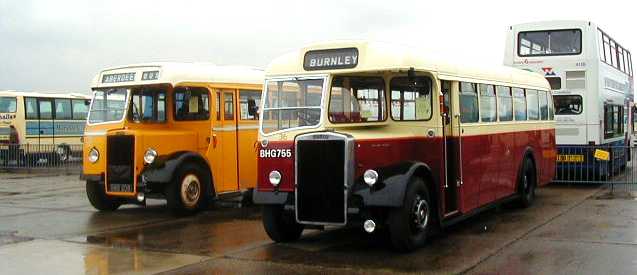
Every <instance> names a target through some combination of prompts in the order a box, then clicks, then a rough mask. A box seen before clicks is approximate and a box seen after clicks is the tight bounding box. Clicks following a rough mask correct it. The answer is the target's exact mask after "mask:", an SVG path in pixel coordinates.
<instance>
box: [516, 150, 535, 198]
mask: <svg viewBox="0 0 637 275" xmlns="http://www.w3.org/2000/svg"><path fill="white" fill-rule="evenodd" d="M521 172H522V173H520V177H519V179H518V194H519V196H520V199H519V204H520V206H521V207H523V208H527V207H529V206H531V205H532V204H533V201H534V200H535V189H536V187H537V174H536V173H535V165H533V161H531V159H529V158H525V159H524V163H523V164H522V171H521Z"/></svg>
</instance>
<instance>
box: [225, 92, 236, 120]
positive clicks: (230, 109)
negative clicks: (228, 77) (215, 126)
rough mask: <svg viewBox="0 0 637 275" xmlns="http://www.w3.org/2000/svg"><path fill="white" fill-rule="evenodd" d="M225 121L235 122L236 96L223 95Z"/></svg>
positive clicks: (230, 94)
mask: <svg viewBox="0 0 637 275" xmlns="http://www.w3.org/2000/svg"><path fill="white" fill-rule="evenodd" d="M223 119H225V120H234V95H233V94H232V93H223Z"/></svg>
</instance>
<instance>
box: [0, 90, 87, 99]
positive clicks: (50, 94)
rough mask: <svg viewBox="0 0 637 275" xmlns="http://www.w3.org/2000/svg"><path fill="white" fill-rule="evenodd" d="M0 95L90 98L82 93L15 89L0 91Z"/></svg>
mask: <svg viewBox="0 0 637 275" xmlns="http://www.w3.org/2000/svg"><path fill="white" fill-rule="evenodd" d="M0 96H28V97H44V98H83V99H91V96H90V95H88V94H83V93H59V92H56V93H48V92H20V91H15V90H5V91H0Z"/></svg>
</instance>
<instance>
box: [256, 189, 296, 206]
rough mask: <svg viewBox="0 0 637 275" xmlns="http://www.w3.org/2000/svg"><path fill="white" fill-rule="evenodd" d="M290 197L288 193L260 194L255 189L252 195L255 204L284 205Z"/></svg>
mask: <svg viewBox="0 0 637 275" xmlns="http://www.w3.org/2000/svg"><path fill="white" fill-rule="evenodd" d="M288 197H289V196H288V193H287V192H271V191H269V192H259V191H258V190H256V189H255V190H254V191H253V193H252V201H253V202H254V204H284V203H286V202H287V201H288Z"/></svg>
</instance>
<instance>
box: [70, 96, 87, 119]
mask: <svg viewBox="0 0 637 275" xmlns="http://www.w3.org/2000/svg"><path fill="white" fill-rule="evenodd" d="M71 104H72V105H73V119H74V120H85V119H86V115H87V114H88V104H89V101H86V100H84V99H73V100H71Z"/></svg>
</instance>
